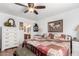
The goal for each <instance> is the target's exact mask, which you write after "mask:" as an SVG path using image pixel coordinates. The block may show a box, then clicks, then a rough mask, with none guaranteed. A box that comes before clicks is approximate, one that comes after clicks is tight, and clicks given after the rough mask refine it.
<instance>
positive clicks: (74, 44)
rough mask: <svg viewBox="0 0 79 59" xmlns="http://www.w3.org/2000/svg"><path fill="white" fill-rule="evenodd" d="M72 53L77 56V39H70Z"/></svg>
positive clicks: (78, 41)
mask: <svg viewBox="0 0 79 59" xmlns="http://www.w3.org/2000/svg"><path fill="white" fill-rule="evenodd" d="M72 55H73V56H79V40H73V41H72Z"/></svg>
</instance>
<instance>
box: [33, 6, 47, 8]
mask: <svg viewBox="0 0 79 59" xmlns="http://www.w3.org/2000/svg"><path fill="white" fill-rule="evenodd" d="M35 8H36V9H44V8H46V7H45V6H35Z"/></svg>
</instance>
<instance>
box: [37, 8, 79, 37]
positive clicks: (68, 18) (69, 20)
mask: <svg viewBox="0 0 79 59" xmlns="http://www.w3.org/2000/svg"><path fill="white" fill-rule="evenodd" d="M60 19H63V27H64V29H63V33H64V34H69V35H72V36H76V31H75V27H76V26H77V25H79V8H78V9H74V10H71V11H68V12H64V13H61V14H58V15H55V16H51V17H46V18H44V19H40V20H39V21H38V24H39V26H40V33H41V34H42V33H48V22H50V21H55V20H60Z"/></svg>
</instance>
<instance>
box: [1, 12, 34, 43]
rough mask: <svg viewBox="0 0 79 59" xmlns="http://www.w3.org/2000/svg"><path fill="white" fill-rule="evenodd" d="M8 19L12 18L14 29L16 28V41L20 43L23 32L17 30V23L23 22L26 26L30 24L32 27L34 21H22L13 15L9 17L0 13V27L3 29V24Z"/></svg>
mask: <svg viewBox="0 0 79 59" xmlns="http://www.w3.org/2000/svg"><path fill="white" fill-rule="evenodd" d="M9 18H13V19H14V20H15V23H16V27H17V28H18V40H20V43H22V42H23V40H24V32H23V31H21V30H19V22H24V23H26V24H30V25H32V26H33V24H34V23H35V21H34V20H30V19H24V18H21V17H17V16H13V15H9V14H5V13H0V27H3V26H4V22H5V21H7V20H8V19H9ZM31 30H32V29H31ZM31 34H32V35H33V31H31Z"/></svg>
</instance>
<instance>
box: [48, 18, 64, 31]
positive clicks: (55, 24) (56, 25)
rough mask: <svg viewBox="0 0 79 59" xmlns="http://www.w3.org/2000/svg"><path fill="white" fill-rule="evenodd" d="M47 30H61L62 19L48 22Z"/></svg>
mask: <svg viewBox="0 0 79 59" xmlns="http://www.w3.org/2000/svg"><path fill="white" fill-rule="evenodd" d="M48 32H63V19H62V20H57V21H51V22H48Z"/></svg>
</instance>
